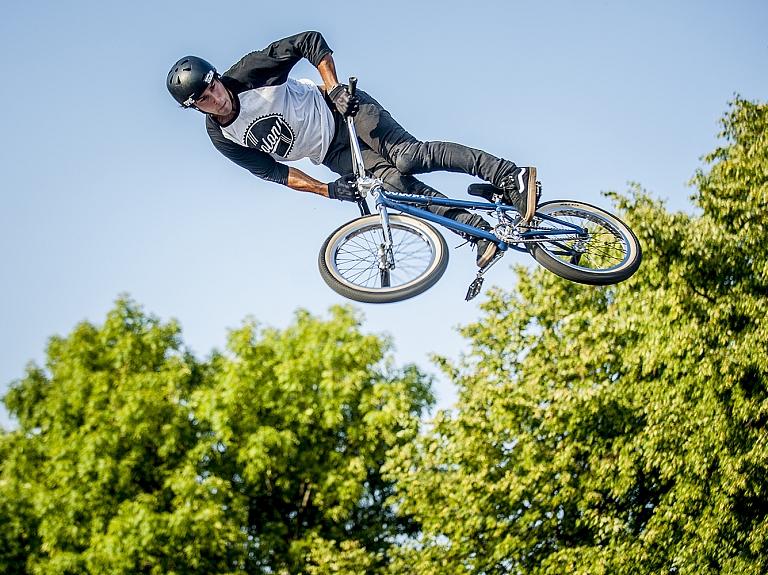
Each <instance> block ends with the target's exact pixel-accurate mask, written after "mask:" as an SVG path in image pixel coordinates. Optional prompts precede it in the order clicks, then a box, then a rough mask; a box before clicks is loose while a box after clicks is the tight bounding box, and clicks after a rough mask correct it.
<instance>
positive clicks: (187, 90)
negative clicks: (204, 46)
mask: <svg viewBox="0 0 768 575" xmlns="http://www.w3.org/2000/svg"><path fill="white" fill-rule="evenodd" d="M214 77H216V68H214V67H213V66H212V65H211V64H210V63H209V62H206V61H205V60H203V59H202V58H198V57H197V56H185V57H184V58H182V59H181V60H179V61H178V62H176V63H175V64H174V65H173V68H171V71H170V72H168V81H167V82H166V84H165V85H166V86H167V87H168V91H169V92H170V93H171V96H173V97H174V99H175V100H176V101H177V102H178V103H179V104H181V105H182V106H184V107H185V108H189V107H190V106H192V105H193V104H194V103H195V100H197V99H198V98H199V97H200V96H201V95H202V94H203V92H205V90H206V88H208V86H210V85H211V82H213V79H214Z"/></svg>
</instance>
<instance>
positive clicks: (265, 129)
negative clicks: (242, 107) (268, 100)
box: [245, 114, 296, 158]
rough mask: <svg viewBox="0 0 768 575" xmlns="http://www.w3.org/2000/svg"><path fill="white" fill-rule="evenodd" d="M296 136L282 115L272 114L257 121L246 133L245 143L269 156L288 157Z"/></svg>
mask: <svg viewBox="0 0 768 575" xmlns="http://www.w3.org/2000/svg"><path fill="white" fill-rule="evenodd" d="M295 138H296V136H295V135H294V133H293V130H292V129H291V127H290V126H289V125H288V123H287V122H286V121H285V120H284V119H283V117H282V116H281V115H280V114H270V115H268V116H263V117H261V118H259V119H258V120H256V121H255V122H254V123H253V124H251V125H250V126H248V129H247V130H246V132H245V143H246V144H247V145H248V147H249V148H256V149H258V150H261V151H262V152H266V153H268V154H276V155H278V156H281V157H283V158H284V157H286V156H287V155H288V153H289V152H290V151H291V148H292V147H293V142H294V140H295Z"/></svg>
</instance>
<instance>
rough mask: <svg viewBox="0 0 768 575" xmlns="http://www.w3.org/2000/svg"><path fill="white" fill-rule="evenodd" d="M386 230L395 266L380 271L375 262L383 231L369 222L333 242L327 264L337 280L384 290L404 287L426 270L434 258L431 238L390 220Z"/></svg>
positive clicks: (360, 287)
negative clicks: (383, 279)
mask: <svg viewBox="0 0 768 575" xmlns="http://www.w3.org/2000/svg"><path fill="white" fill-rule="evenodd" d="M390 230H391V232H392V244H393V256H394V260H395V269H390V270H385V274H382V273H381V269H380V267H379V261H380V259H381V252H380V246H382V244H383V233H382V229H381V226H380V225H377V224H371V225H369V226H365V227H362V228H360V229H359V230H356V231H355V232H354V233H352V234H350V235H347V236H344V237H342V238H339V240H337V242H336V244H335V245H334V247H333V250H332V254H333V257H332V261H331V262H329V264H330V268H331V271H332V272H333V273H334V275H336V276H337V278H338V279H339V281H341V282H342V283H345V284H347V285H349V286H352V287H354V288H356V289H369V290H375V291H377V292H382V291H384V292H386V291H388V290H395V289H402V288H404V287H407V286H409V285H410V284H413V283H415V282H417V281H418V279H419V278H421V277H423V276H424V275H425V274H426V273H427V272H429V270H430V269H431V268H432V267H433V266H434V264H435V257H436V248H435V244H434V242H433V240H432V238H430V237H429V236H428V235H427V234H425V233H423V232H421V231H420V230H417V229H414V228H412V227H410V226H408V227H406V226H402V225H400V224H398V223H396V222H393V221H391V220H390ZM387 271H388V273H386V272H387ZM382 275H385V276H388V283H389V285H388V286H385V285H382ZM385 283H386V280H385Z"/></svg>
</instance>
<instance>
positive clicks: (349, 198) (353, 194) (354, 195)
mask: <svg viewBox="0 0 768 575" xmlns="http://www.w3.org/2000/svg"><path fill="white" fill-rule="evenodd" d="M328 197H329V198H331V199H332V200H341V201H343V202H358V201H360V200H362V199H363V198H362V197H361V196H360V194H359V193H358V191H357V178H355V176H354V175H352V174H347V175H346V176H341V177H340V178H339V179H338V180H336V181H335V182H331V183H330V184H328Z"/></svg>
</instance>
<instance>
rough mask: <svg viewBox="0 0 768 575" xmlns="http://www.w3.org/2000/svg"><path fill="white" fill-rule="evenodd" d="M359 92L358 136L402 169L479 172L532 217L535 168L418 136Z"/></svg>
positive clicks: (521, 210)
mask: <svg viewBox="0 0 768 575" xmlns="http://www.w3.org/2000/svg"><path fill="white" fill-rule="evenodd" d="M358 94H359V99H360V111H359V112H358V114H357V116H356V117H355V129H356V130H357V135H358V138H359V139H360V140H361V141H362V142H364V143H366V144H367V145H368V146H369V147H370V148H372V149H373V150H375V151H376V152H378V153H379V155H381V156H382V157H383V158H385V159H386V160H387V161H388V162H389V163H390V164H392V165H394V166H395V167H397V169H398V170H399V171H400V172H402V173H403V174H423V173H427V172H434V171H447V172H461V173H464V174H471V175H473V176H478V177H480V178H482V179H484V180H486V181H488V182H490V183H491V184H493V185H494V186H496V187H497V188H500V189H503V190H504V197H505V199H506V201H507V202H508V203H510V204H512V205H513V206H515V208H516V209H517V211H518V212H520V215H521V216H522V217H523V219H524V220H526V221H528V220H530V219H531V218H532V217H533V214H534V212H535V210H536V203H537V200H538V196H537V190H536V168H527V167H518V166H516V165H515V164H514V163H513V162H510V161H509V160H504V159H502V158H497V157H496V156H493V155H491V154H488V153H487V152H484V151H482V150H477V149H475V148H469V147H467V146H463V145H461V144H455V143H452V142H422V141H421V140H417V139H416V138H414V137H413V136H412V135H411V134H409V133H408V132H407V131H406V130H405V129H404V128H403V127H402V126H401V125H400V124H399V123H397V121H395V119H394V118H393V117H392V115H391V114H390V113H389V112H387V111H386V110H385V109H384V108H383V107H382V106H381V104H379V103H378V102H377V101H376V100H374V99H373V98H371V96H370V95H368V94H366V93H365V92H363V91H360V92H359V93H358Z"/></svg>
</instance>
